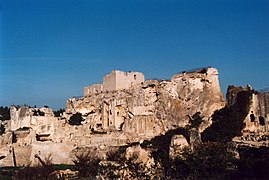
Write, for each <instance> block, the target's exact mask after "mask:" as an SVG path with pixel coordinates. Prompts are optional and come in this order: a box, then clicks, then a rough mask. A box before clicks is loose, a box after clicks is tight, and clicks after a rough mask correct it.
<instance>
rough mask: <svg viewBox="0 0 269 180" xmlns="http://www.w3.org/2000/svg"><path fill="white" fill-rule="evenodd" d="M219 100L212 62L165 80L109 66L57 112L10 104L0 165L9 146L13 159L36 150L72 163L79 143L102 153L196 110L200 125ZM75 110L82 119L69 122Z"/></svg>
mask: <svg viewBox="0 0 269 180" xmlns="http://www.w3.org/2000/svg"><path fill="white" fill-rule="evenodd" d="M224 106H225V100H224V97H223V94H222V92H221V89H220V86H219V81H218V71H217V69H215V68H204V69H201V70H197V71H193V72H184V73H179V74H176V75H174V76H173V77H172V78H171V79H170V80H165V81H164V80H162V81H158V80H147V81H144V75H143V74H142V73H138V72H127V73H125V72H121V71H112V72H111V73H110V74H108V75H107V76H105V77H104V80H103V83H102V84H95V85H92V86H90V87H86V88H85V92H84V97H81V98H70V99H68V100H67V103H66V111H65V113H64V116H62V117H55V116H54V115H53V113H52V111H51V110H50V109H45V108H43V109H35V108H27V107H21V108H16V107H12V108H11V113H12V114H11V120H10V121H9V122H8V123H7V125H6V129H7V130H6V133H5V134H3V135H2V136H1V137H0V142H1V143H0V157H2V159H1V160H0V165H12V157H13V156H12V149H14V153H15V156H16V157H17V164H18V165H23V164H24V165H27V163H29V162H30V161H31V162H32V164H36V163H37V160H36V159H35V158H34V156H35V154H38V155H39V156H41V157H46V156H48V155H49V154H52V158H53V163H55V164H60V163H62V164H71V163H72V158H73V157H74V152H75V151H77V150H78V149H81V148H86V147H87V148H92V147H94V148H97V149H98V153H102V152H106V151H109V150H110V149H111V148H113V147H118V146H123V145H127V144H129V143H133V142H140V141H143V140H146V139H151V138H153V137H155V136H158V135H160V134H164V133H166V132H167V131H168V130H171V129H174V128H177V127H184V126H186V125H188V124H189V123H190V117H192V116H193V115H194V114H196V113H197V112H199V113H200V114H201V117H203V123H202V124H201V125H200V127H199V130H200V131H203V130H204V129H205V128H206V127H208V126H209V125H210V123H211V115H212V114H213V113H214V112H215V111H216V110H218V109H221V108H223V107H224ZM36 111H42V112H43V113H42V115H39V114H37V113H36ZM76 113H81V115H82V118H83V119H84V121H82V125H78V126H77V125H70V124H69V123H68V120H69V119H70V117H72V116H73V115H74V114H76ZM59 152H61V153H60V154H59Z"/></svg>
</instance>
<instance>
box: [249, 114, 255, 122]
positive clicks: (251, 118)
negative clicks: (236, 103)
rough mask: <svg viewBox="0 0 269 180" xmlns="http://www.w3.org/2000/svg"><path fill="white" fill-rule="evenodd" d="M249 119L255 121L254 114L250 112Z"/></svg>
mask: <svg viewBox="0 0 269 180" xmlns="http://www.w3.org/2000/svg"><path fill="white" fill-rule="evenodd" d="M250 121H251V122H254V121H255V116H254V114H251V115H250Z"/></svg>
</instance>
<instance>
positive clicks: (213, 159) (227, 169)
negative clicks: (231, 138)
mask: <svg viewBox="0 0 269 180" xmlns="http://www.w3.org/2000/svg"><path fill="white" fill-rule="evenodd" d="M236 168H237V166H236V158H235V154H234V153H233V152H232V151H229V147H228V145H227V144H224V143H206V144H203V145H201V146H199V147H197V149H196V150H195V151H193V152H192V151H191V150H190V149H189V148H185V150H184V151H183V153H182V154H181V156H179V157H177V158H176V159H172V160H171V161H170V167H169V169H168V172H167V177H168V178H170V179H227V178H228V179H229V178H231V177H232V176H233V174H234V173H235V172H236V171H237V169H236Z"/></svg>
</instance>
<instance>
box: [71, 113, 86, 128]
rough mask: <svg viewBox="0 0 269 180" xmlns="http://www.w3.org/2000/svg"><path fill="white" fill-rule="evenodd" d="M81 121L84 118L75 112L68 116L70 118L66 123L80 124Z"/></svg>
mask: <svg viewBox="0 0 269 180" xmlns="http://www.w3.org/2000/svg"><path fill="white" fill-rule="evenodd" d="M82 121H84V119H83V118H82V114H81V113H76V114H73V115H72V116H71V117H70V119H69V120H68V123H69V124H70V125H81V122H82Z"/></svg>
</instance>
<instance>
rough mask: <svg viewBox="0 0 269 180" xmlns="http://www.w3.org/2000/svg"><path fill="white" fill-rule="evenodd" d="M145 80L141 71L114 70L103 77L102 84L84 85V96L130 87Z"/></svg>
mask: <svg viewBox="0 0 269 180" xmlns="http://www.w3.org/2000/svg"><path fill="white" fill-rule="evenodd" d="M144 80H145V78H144V75H143V74H142V73H140V72H123V71H118V70H113V71H112V72H111V73H110V74H107V75H106V76H105V77H104V78H103V83H102V84H94V85H91V86H88V87H84V96H90V95H93V94H96V93H101V92H103V91H104V92H108V91H116V90H120V89H128V88H130V87H131V86H134V85H137V84H141V83H143V82H144Z"/></svg>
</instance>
